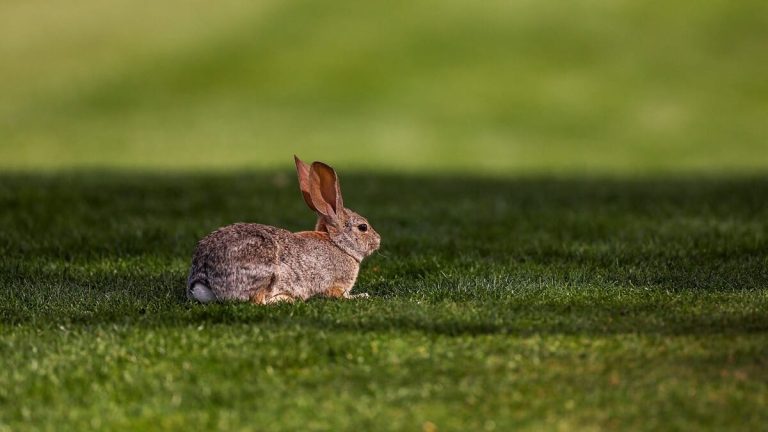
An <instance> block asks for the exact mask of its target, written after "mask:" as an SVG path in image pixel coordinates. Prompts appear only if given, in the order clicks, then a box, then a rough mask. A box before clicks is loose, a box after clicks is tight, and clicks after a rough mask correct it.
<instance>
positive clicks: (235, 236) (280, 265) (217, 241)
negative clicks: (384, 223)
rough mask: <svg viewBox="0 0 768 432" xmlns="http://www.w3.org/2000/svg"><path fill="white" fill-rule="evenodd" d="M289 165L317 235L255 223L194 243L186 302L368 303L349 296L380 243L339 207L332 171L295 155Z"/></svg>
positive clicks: (368, 227) (238, 225)
mask: <svg viewBox="0 0 768 432" xmlns="http://www.w3.org/2000/svg"><path fill="white" fill-rule="evenodd" d="M294 161H295V162H296V172H297V174H298V177H299V188H300V189H301V193H302V195H303V197H304V201H305V202H306V204H307V206H308V207H309V208H310V209H312V210H314V211H315V212H316V213H317V216H318V217H317V223H316V224H315V230H314V231H302V232H296V233H292V232H290V231H287V230H284V229H281V228H276V227H273V226H268V225H261V224H255V223H236V224H233V225H229V226H225V227H223V228H219V229H218V230H216V231H214V232H212V233H211V234H209V235H207V236H206V237H205V238H203V239H202V240H200V242H198V244H197V247H196V249H195V252H194V255H193V257H192V267H191V269H190V272H189V279H188V280H187V296H188V297H189V298H190V299H193V300H197V301H199V302H201V303H209V302H213V301H222V300H239V301H248V302H251V303H254V304H259V305H264V304H270V303H275V302H280V301H295V300H306V299H308V298H310V297H312V296H316V295H324V296H329V297H336V298H345V299H350V298H366V297H368V295H367V294H356V295H352V294H350V291H351V290H352V287H353V286H354V284H355V280H356V279H357V274H358V271H359V270H360V262H361V261H362V260H363V259H364V258H366V257H367V256H369V255H371V254H372V253H373V252H375V251H376V250H377V249H378V248H379V246H380V244H381V236H379V234H378V233H377V232H376V231H375V230H374V229H373V227H371V225H370V224H369V223H368V221H367V220H366V219H365V218H364V217H362V216H360V215H359V214H357V213H355V212H353V211H352V210H349V209H347V208H345V207H344V202H343V200H342V197H341V190H340V188H339V179H338V176H337V175H336V171H334V169H333V168H331V167H330V166H328V165H326V164H324V163H322V162H313V163H312V165H311V166H310V165H307V164H306V163H304V162H302V161H301V160H300V159H299V158H298V157H296V156H294Z"/></svg>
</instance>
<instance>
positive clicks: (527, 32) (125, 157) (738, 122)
mask: <svg viewBox="0 0 768 432" xmlns="http://www.w3.org/2000/svg"><path fill="white" fill-rule="evenodd" d="M41 29H44V31H43V30H41ZM766 40H768V2H765V1H764V0H740V1H738V2H734V1H729V0H715V1H707V2H701V1H696V0H674V1H667V2H661V3H660V2H636V1H631V0H586V1H576V2H556V3H554V2H551V3H547V2H536V1H530V0H518V1H499V0H490V1H482V2H476V1H473V2H469V1H458V0H439V1H438V0H430V1H424V2H413V1H402V0H399V1H395V2H391V1H386V2H379V1H365V2H360V1H352V0H345V1H337V2H323V3H317V2H310V1H297V0H290V1H259V2H255V3H253V4H250V3H248V2H242V1H241V0H224V1H217V2H215V3H213V2H204V1H200V0H197V1H193V2H188V1H183V2H182V1H180V0H172V1H163V2H158V3H152V4H144V5H142V6H141V7H137V6H136V4H135V2H132V1H129V0H111V1H109V2H103V1H99V0H76V1H74V2H66V3H64V2H62V3H55V2H54V3H51V2H41V1H40V0H32V1H22V0H11V1H4V2H0V58H2V59H5V61H3V67H2V68H0V94H1V95H3V97H2V98H0V167H2V168H13V169H22V170H23V169H58V168H69V167H72V166H77V167H83V166H85V167H94V166H96V167H121V168H143V169H145V168H147V167H153V168H161V169H167V168H173V169H210V168H216V169H227V168H229V167H232V166H236V167H240V168H247V169H251V168H254V167H258V168H264V167H269V168H277V167H284V166H285V163H286V154H287V153H289V152H290V151H293V152H296V153H298V154H302V155H305V156H306V157H308V158H318V159H319V158H320V157H321V156H322V157H324V158H325V159H327V160H329V161H333V162H335V163H336V164H346V165H349V166H355V167H361V168H362V167H364V168H377V169H379V170H394V169H399V170H409V171H411V172H420V171H423V170H430V171H441V170H446V169H449V170H453V171H464V172H478V171H486V172H487V171H493V172H496V173H509V172H518V173H519V172H525V173H541V172H544V171H546V172H552V171H554V172H557V173H573V172H584V171H590V172H595V171H598V172H602V173H608V174H616V173H619V174H625V173H627V172H631V173H648V172H653V173H657V172H676V171H677V170H686V171H689V172H690V171H708V170H710V169H712V168H713V167H714V168H716V169H717V170H718V171H725V172H726V173H729V172H742V171H744V170H747V171H751V172H756V171H761V170H764V169H766V168H768V144H767V143H768V131H767V130H766V127H765V119H766V118H768V80H766V79H765V77H766V76H768V50H767V49H766V48H765V41H766ZM286 149H288V151H286Z"/></svg>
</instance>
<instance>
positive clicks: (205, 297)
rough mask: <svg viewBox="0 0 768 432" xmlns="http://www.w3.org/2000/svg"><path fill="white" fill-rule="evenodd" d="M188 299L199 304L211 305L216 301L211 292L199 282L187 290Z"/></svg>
mask: <svg viewBox="0 0 768 432" xmlns="http://www.w3.org/2000/svg"><path fill="white" fill-rule="evenodd" d="M189 297H190V298H193V299H195V300H197V301H199V302H200V303H211V302H215V301H216V295H214V294H213V291H211V289H210V288H208V287H207V286H205V285H203V284H202V283H200V282H196V283H195V284H194V285H192V288H190V289H189Z"/></svg>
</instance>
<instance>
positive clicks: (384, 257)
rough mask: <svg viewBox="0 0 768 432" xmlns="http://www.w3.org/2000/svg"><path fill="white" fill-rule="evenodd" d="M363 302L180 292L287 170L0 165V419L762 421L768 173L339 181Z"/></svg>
mask: <svg viewBox="0 0 768 432" xmlns="http://www.w3.org/2000/svg"><path fill="white" fill-rule="evenodd" d="M342 186H343V189H344V191H345V197H346V200H345V201H346V202H347V204H348V205H350V207H352V208H354V209H356V210H359V211H360V212H361V213H362V214H364V215H366V216H368V217H369V218H370V220H371V221H372V223H373V224H374V226H375V227H376V228H377V229H378V230H379V231H380V232H381V233H382V235H383V238H384V243H383V249H382V251H381V253H380V254H377V255H374V256H373V257H371V258H370V259H369V260H368V261H366V262H365V263H364V266H363V269H362V272H361V276H360V280H359V282H358V285H357V288H356V290H357V291H359V292H363V291H364V292H369V293H370V294H371V295H372V298H371V299H369V300H366V301H333V300H325V299H316V300H312V301H309V302H306V303H298V304H292V305H287V304H286V305H278V306H275V307H252V306H249V305H238V304H226V305H214V306H202V305H197V304H193V303H189V302H187V301H186V299H185V298H184V280H185V277H186V271H187V266H188V261H189V257H190V254H191V251H192V248H193V247H194V244H195V242H196V240H197V239H199V238H200V237H201V236H202V235H204V234H206V233H207V232H209V231H210V230H212V229H214V228H216V227H218V226H221V225H224V224H227V223H231V222H236V221H260V222H265V223H271V224H276V225H280V226H284V227H288V228H291V229H302V228H306V227H308V226H311V225H312V222H313V220H312V215H311V214H310V213H309V211H308V210H306V209H304V208H303V203H302V201H301V199H300V196H299V193H298V191H297V190H296V186H295V185H294V180H293V178H292V175H291V173H288V172H280V171H275V172H268V173H250V172H242V173H238V174H182V173H177V174H165V175H161V174H135V173H134V174H128V173H123V174H121V173H115V172H90V173H88V172H74V173H58V174H5V175H3V176H2V177H0V207H2V208H3V209H4V211H3V212H2V213H0V257H2V258H1V259H0V286H2V290H0V430H14V431H17V430H33V429H34V430H86V429H109V430H121V429H133V430H136V429H142V430H174V429H197V428H220V429H237V430H240V429H269V430H296V429H307V430H342V429H347V430H351V429H358V430H359V429H364V430H403V429H410V430H414V429H415V430H419V429H423V430H433V429H432V428H433V427H436V428H437V429H438V430H494V429H495V430H511V429H516V430H541V429H552V430H569V429H597V430H600V429H607V430H626V429H633V430H658V429H665V430H723V429H729V430H737V429H741V430H757V429H760V428H761V427H763V426H764V425H765V424H766V422H767V421H768V415H767V414H766V411H765V409H764V407H765V404H766V402H767V401H766V397H767V396H768V363H767V361H766V359H768V291H767V290H766V287H767V286H768V222H767V221H768V210H767V209H766V207H765V205H764V203H765V202H766V200H768V181H766V179H765V178H764V177H734V176H730V177H723V176H719V177H717V176H710V177H705V176H693V177H691V176H688V177H685V176H678V177H663V178H662V177H656V178H636V179H618V178H585V177H563V178H551V177H518V178H506V179H502V178H498V179H493V178H476V177H468V176H467V177H464V178H457V177H456V176H450V177H448V176H444V177H440V176H410V177H408V176H405V177H403V176H392V175H381V174H379V175H374V174H363V173H358V174H354V173H353V174H346V175H342Z"/></svg>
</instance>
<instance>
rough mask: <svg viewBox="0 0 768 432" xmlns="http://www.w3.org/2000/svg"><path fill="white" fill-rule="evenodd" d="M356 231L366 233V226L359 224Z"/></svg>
mask: <svg viewBox="0 0 768 432" xmlns="http://www.w3.org/2000/svg"><path fill="white" fill-rule="evenodd" d="M357 229H359V230H360V231H362V232H366V231H368V225H366V224H360V225H358V226H357Z"/></svg>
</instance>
